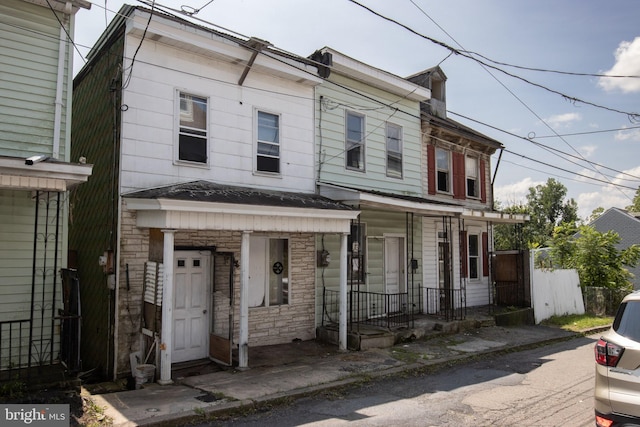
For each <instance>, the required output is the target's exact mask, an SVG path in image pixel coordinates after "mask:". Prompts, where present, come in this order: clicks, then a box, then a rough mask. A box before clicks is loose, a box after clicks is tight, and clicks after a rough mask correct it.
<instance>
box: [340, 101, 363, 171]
mask: <svg viewBox="0 0 640 427" xmlns="http://www.w3.org/2000/svg"><path fill="white" fill-rule="evenodd" d="M345 120H346V128H347V131H346V148H345V151H346V167H347V169H354V170H359V171H364V142H365V141H364V116H362V115H360V114H355V113H352V112H350V111H347V113H346V118H345Z"/></svg>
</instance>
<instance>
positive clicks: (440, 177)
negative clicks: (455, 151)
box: [436, 148, 451, 193]
mask: <svg viewBox="0 0 640 427" xmlns="http://www.w3.org/2000/svg"><path fill="white" fill-rule="evenodd" d="M436 171H437V173H436V176H437V178H436V181H437V189H438V191H440V192H443V193H450V192H451V153H450V152H449V151H448V150H443V149H442V148H436Z"/></svg>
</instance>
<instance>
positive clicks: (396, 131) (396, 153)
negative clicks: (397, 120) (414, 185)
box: [386, 123, 402, 178]
mask: <svg viewBox="0 0 640 427" xmlns="http://www.w3.org/2000/svg"><path fill="white" fill-rule="evenodd" d="M386 137H387V176H389V177H393V178H402V128H401V127H400V126H397V125H394V124H391V123H387V126H386Z"/></svg>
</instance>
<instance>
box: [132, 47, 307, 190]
mask: <svg viewBox="0 0 640 427" xmlns="http://www.w3.org/2000/svg"><path fill="white" fill-rule="evenodd" d="M127 40H128V42H127V44H126V46H125V51H126V52H125V56H127V57H131V55H133V52H134V51H135V49H136V47H137V46H138V42H139V40H138V39H136V38H128V39H127ZM145 43H151V44H153V46H149V49H148V50H147V54H148V55H149V56H150V57H149V58H147V59H146V60H145V61H140V62H136V65H135V66H136V68H137V73H139V74H138V75H140V76H145V78H144V79H142V78H140V79H136V78H133V79H132V80H131V83H130V85H129V87H128V89H127V91H125V93H124V99H123V101H122V102H123V103H124V104H126V105H127V106H128V109H127V111H124V112H123V113H122V120H123V124H122V125H123V129H122V163H121V167H122V175H121V183H122V191H123V192H128V191H133V190H137V189H143V188H149V187H157V186H160V185H168V184H173V183H175V182H176V180H179V181H180V182H185V181H194V180H207V181H216V182H221V183H226V184H229V185H242V186H253V187H257V188H268V189H272V190H283V191H301V192H310V193H313V192H314V191H315V170H316V169H315V163H314V162H315V155H314V131H313V124H314V122H313V87H312V86H307V85H302V84H298V83H296V82H291V81H286V80H284V79H282V78H278V77H273V76H271V75H266V74H262V73H260V72H259V71H256V70H252V71H251V72H250V73H249V75H248V77H247V82H246V85H247V87H243V88H242V89H241V90H240V91H239V89H238V87H237V86H236V84H237V81H238V75H240V74H241V73H242V70H243V67H242V66H241V65H232V64H229V63H228V62H223V61H220V60H218V59H216V58H215V57H206V56H203V55H200V54H192V53H189V52H186V51H184V50H179V49H176V48H174V47H170V46H167V45H165V44H162V43H158V42H154V41H153V40H145ZM238 50H239V52H238V54H244V52H242V51H241V49H240V48H239V49H238ZM163 58H171V69H169V68H162V67H155V66H153V65H152V63H153V62H156V61H160V62H161V61H164V60H165V59H163ZM214 69H215V78H212V75H211V72H212V71H211V70H214ZM250 83H251V84H250ZM249 86H250V87H249ZM255 87H259V88H255ZM175 88H179V89H180V90H181V91H183V92H185V93H193V94H196V95H198V96H201V97H206V98H207V99H208V132H209V150H208V153H207V154H208V158H209V160H208V167H193V166H192V164H189V165H184V164H176V163H175V162H173V161H172V160H173V159H174V158H175V157H174V145H173V144H174V143H173V141H174V138H175V136H174V135H175V134H176V133H177V130H175V126H174V123H175V121H174V115H173V114H174V106H175V92H174V91H175ZM263 106H268V107H269V109H268V110H267V111H276V112H277V113H278V115H279V117H280V130H279V136H280V140H279V143H280V146H281V147H285V146H286V147H287V150H286V152H285V151H281V152H280V174H264V173H255V161H256V152H257V148H256V140H257V137H256V135H255V129H256V127H255V126H256V125H255V111H256V110H257V109H262V108H263ZM288 141H292V142H291V143H288Z"/></svg>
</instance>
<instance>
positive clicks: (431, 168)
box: [427, 144, 436, 194]
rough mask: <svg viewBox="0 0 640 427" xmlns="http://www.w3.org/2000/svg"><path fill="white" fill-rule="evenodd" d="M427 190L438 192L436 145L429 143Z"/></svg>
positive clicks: (432, 192) (431, 192)
mask: <svg viewBox="0 0 640 427" xmlns="http://www.w3.org/2000/svg"><path fill="white" fill-rule="evenodd" d="M427 192H428V193H429V194H436V147H435V146H433V145H431V144H429V145H427Z"/></svg>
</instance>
